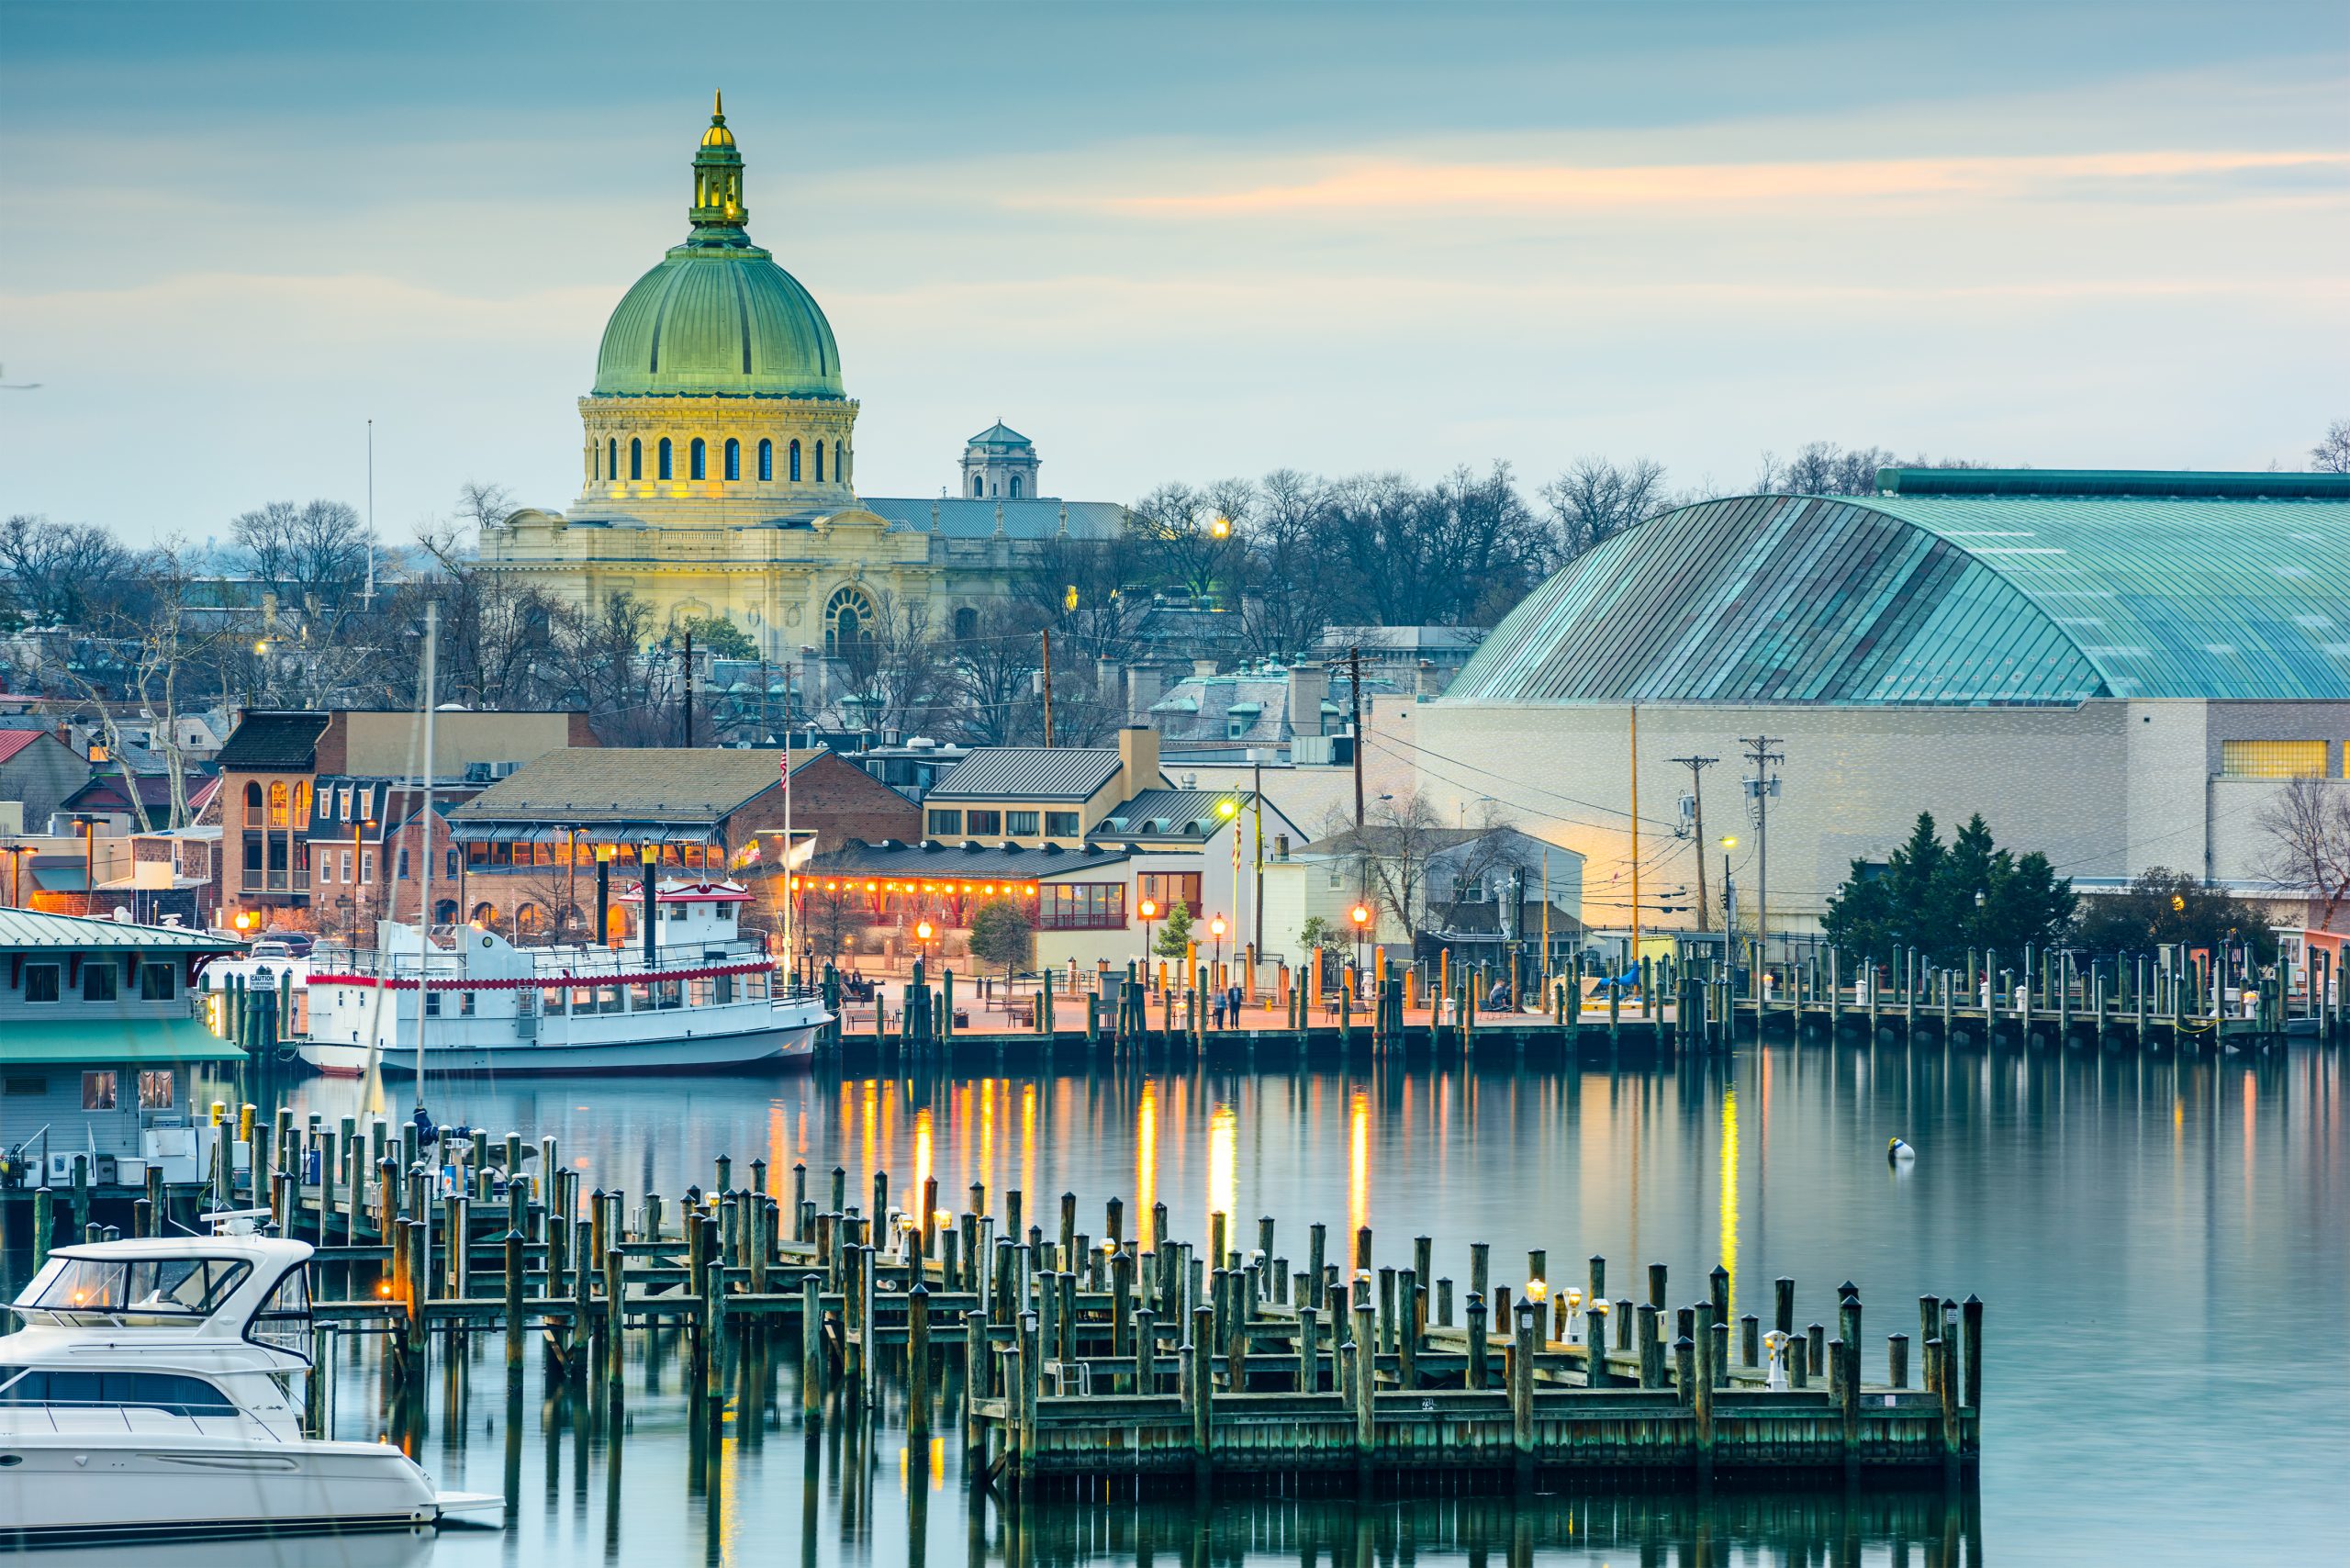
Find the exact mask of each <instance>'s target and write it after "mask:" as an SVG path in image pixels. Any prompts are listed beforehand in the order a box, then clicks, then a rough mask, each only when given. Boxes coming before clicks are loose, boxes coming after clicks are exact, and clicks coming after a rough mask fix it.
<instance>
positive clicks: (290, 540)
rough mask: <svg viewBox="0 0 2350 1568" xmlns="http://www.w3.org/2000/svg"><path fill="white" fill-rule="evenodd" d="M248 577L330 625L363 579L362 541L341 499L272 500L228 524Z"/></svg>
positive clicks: (364, 540)
mask: <svg viewBox="0 0 2350 1568" xmlns="http://www.w3.org/2000/svg"><path fill="white" fill-rule="evenodd" d="M229 532H230V533H231V534H232V535H233V536H234V538H235V539H236V542H237V547H238V549H239V550H240V551H241V552H242V554H243V565H244V566H245V569H246V570H247V571H249V572H250V573H251V574H252V577H253V578H254V580H255V581H256V582H258V583H260V584H261V585H262V586H263V588H267V589H269V590H270V591H272V592H274V593H275V594H276V595H277V596H278V599H279V601H280V603H281V605H282V606H285V607H288V608H296V609H299V610H303V611H305V612H306V613H307V614H308V615H309V616H310V617H311V618H313V619H314V620H320V621H324V622H328V623H330V624H331V623H332V622H334V621H335V620H336V619H337V618H338V617H339V614H340V611H341V609H342V605H343V601H344V600H345V599H349V598H350V597H352V596H353V594H354V593H355V592H356V591H357V589H358V588H359V586H360V584H362V583H363V582H364V581H365V580H366V577H367V551H368V539H367V534H366V530H365V528H364V526H363V525H362V524H361V522H360V521H359V514H358V513H357V512H355V511H353V510H352V509H351V508H349V507H347V506H345V505H343V503H342V502H341V501H328V500H317V501H309V502H306V503H304V504H301V505H297V504H296V503H294V502H292V501H272V502H270V503H269V504H268V505H266V506H263V507H257V508H255V509H254V510H252V511H249V512H245V513H242V514H241V515H240V516H239V517H238V518H237V519H236V521H233V522H232V523H230V524H229Z"/></svg>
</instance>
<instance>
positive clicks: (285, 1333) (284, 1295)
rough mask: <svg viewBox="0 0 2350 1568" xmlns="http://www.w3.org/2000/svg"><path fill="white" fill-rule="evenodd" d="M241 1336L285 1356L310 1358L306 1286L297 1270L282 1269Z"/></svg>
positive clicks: (308, 1295) (301, 1273)
mask: <svg viewBox="0 0 2350 1568" xmlns="http://www.w3.org/2000/svg"><path fill="white" fill-rule="evenodd" d="M245 1338H248V1339H251V1340H252V1342H253V1343H254V1344H256V1345H266V1346H268V1347H269V1348H270V1349H272V1350H283V1351H285V1353H286V1354H288V1355H294V1356H299V1357H301V1358H302V1359H303V1360H304V1361H308V1360H309V1359H310V1287H309V1285H308V1282H307V1281H306V1280H305V1278H304V1275H303V1272H302V1271H301V1269H299V1268H298V1267H297V1268H294V1269H289V1270H287V1271H286V1273H285V1278H284V1279H281V1280H279V1281H278V1282H277V1286H276V1288H275V1289H274V1290H272V1291H271V1292H270V1293H269V1299H268V1300H267V1301H265V1302H263V1303H262V1304H261V1310H260V1311H259V1312H258V1313H255V1314H254V1315H253V1320H252V1322H251V1323H250V1324H248V1325H246V1327H245Z"/></svg>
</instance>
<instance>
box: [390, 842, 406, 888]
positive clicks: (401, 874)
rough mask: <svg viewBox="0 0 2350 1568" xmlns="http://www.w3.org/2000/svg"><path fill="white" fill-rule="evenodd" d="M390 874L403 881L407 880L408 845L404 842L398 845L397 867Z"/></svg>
mask: <svg viewBox="0 0 2350 1568" xmlns="http://www.w3.org/2000/svg"><path fill="white" fill-rule="evenodd" d="M392 875H393V876H394V877H396V878H397V879H399V880H401V881H403V882H405V881H407V880H408V846H407V845H405V844H403V845H401V846H400V858H399V869H397V871H394V872H393V873H392Z"/></svg>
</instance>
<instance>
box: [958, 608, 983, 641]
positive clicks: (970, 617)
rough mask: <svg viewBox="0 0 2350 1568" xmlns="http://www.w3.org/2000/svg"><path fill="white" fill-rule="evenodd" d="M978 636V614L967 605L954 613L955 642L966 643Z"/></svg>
mask: <svg viewBox="0 0 2350 1568" xmlns="http://www.w3.org/2000/svg"><path fill="white" fill-rule="evenodd" d="M978 635H979V611H978V610H973V609H972V608H971V607H970V606H969V605H968V604H967V605H965V606H963V608H961V609H960V610H957V611H956V612H955V636H956V638H957V641H960V642H966V643H968V642H969V641H970V640H971V639H972V638H974V637H976V636H978Z"/></svg>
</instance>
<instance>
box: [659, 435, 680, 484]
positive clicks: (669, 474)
mask: <svg viewBox="0 0 2350 1568" xmlns="http://www.w3.org/2000/svg"><path fill="white" fill-rule="evenodd" d="M672 455H673V454H672V453H671V451H670V447H669V438H668V437H667V436H666V435H665V436H663V437H662V438H661V477H663V478H664V479H674V478H676V477H677V465H676V464H674V463H673V462H672V461H671V457H672Z"/></svg>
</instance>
